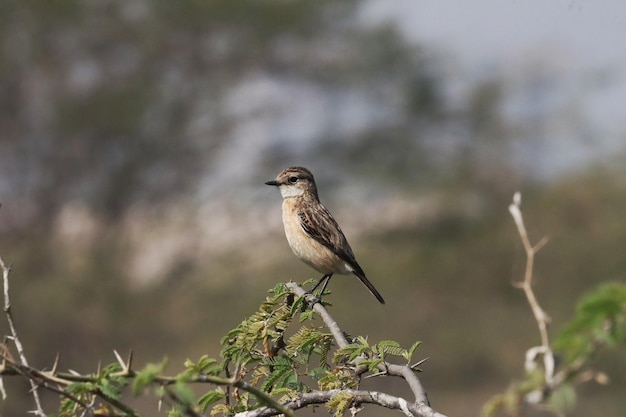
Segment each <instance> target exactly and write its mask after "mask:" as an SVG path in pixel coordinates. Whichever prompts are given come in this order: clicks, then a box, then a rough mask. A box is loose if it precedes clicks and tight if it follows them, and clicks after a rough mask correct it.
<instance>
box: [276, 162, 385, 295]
mask: <svg viewBox="0 0 626 417" xmlns="http://www.w3.org/2000/svg"><path fill="white" fill-rule="evenodd" d="M265 184H267V185H274V186H277V187H278V189H279V190H280V193H281V195H282V196H283V225H284V226H285V235H286V236H287V241H288V242H289V246H290V247H291V250H292V251H293V253H294V254H295V255H296V256H297V257H298V258H300V259H301V260H302V261H304V262H305V263H307V264H308V265H309V266H311V267H313V268H314V269H316V270H317V271H319V272H321V273H323V274H324V276H322V278H321V279H320V280H319V281H318V282H317V284H316V285H315V287H313V289H312V290H311V292H313V291H315V289H316V288H317V287H319V286H320V284H321V283H322V282H323V283H324V285H323V287H322V291H321V293H320V297H321V295H322V294H323V293H324V290H325V289H326V286H327V285H328V282H329V281H330V278H331V277H332V276H333V274H343V275H347V274H350V273H353V274H354V275H356V277H357V278H358V279H359V280H360V281H361V282H362V283H363V284H365V286H366V287H367V289H368V290H369V291H370V292H371V293H372V294H373V295H374V297H376V299H377V300H378V301H379V302H380V303H381V304H385V300H384V299H383V297H382V296H381V295H380V293H379V292H378V291H377V290H376V288H374V285H372V283H371V282H370V281H369V280H368V279H367V278H366V277H365V272H363V269H361V267H360V266H359V264H358V263H357V261H356V259H355V257H354V253H353V252H352V248H350V245H349V244H348V241H347V240H346V237H345V236H344V234H343V232H342V231H341V228H340V227H339V225H338V224H337V222H336V221H335V219H334V218H333V216H332V215H331V214H330V212H329V211H328V209H327V208H326V207H324V205H323V204H322V203H320V200H319V197H318V196H317V187H316V185H315V180H314V179H313V174H312V173H311V171H309V170H308V169H306V168H302V167H291V168H287V169H285V170H283V171H281V172H280V173H279V174H278V175H277V176H276V179H275V180H273V181H267V182H266V183H265Z"/></svg>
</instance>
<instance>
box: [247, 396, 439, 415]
mask: <svg viewBox="0 0 626 417" xmlns="http://www.w3.org/2000/svg"><path fill="white" fill-rule="evenodd" d="M339 393H342V394H348V395H350V396H351V397H352V401H353V402H354V404H355V405H359V404H376V405H381V406H383V407H386V408H389V409H393V410H400V411H402V413H403V414H404V415H406V416H422V417H445V416H444V415H443V414H440V413H437V412H436V411H434V410H433V409H431V408H430V407H424V406H419V405H416V404H411V403H409V402H407V401H406V400H405V399H403V398H401V397H395V396H393V395H389V394H386V393H384V392H379V391H364V390H353V389H334V390H329V391H314V392H308V393H304V394H302V395H299V396H298V397H296V398H293V399H291V400H289V401H288V402H287V403H286V404H285V406H286V407H287V408H289V409H292V410H298V409H301V408H304V407H307V406H309V405H313V404H324V403H326V402H328V401H330V400H332V399H333V397H334V396H335V395H337V394H339ZM277 414H279V412H277V411H276V410H275V409H273V408H271V407H261V408H257V409H255V410H250V411H244V412H242V413H237V414H235V417H267V416H275V415H277Z"/></svg>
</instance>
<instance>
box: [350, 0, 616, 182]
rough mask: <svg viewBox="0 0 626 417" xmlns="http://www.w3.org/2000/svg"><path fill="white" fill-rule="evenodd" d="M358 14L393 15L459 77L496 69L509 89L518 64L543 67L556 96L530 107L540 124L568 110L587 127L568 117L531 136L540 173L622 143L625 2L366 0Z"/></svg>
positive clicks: (368, 18)
mask: <svg viewBox="0 0 626 417" xmlns="http://www.w3.org/2000/svg"><path fill="white" fill-rule="evenodd" d="M361 19H362V20H363V22H365V23H366V24H367V23H371V24H378V23H382V22H389V21H391V22H394V23H395V24H397V25H398V27H399V28H400V29H401V31H402V32H403V33H404V34H405V35H406V36H407V38H409V39H410V40H412V41H414V42H416V43H418V44H420V45H424V46H425V47H426V48H429V49H431V50H437V51H444V52H443V53H444V54H445V55H446V56H447V57H451V58H452V60H453V62H454V65H455V66H458V70H457V71H458V72H460V73H462V74H463V76H465V77H468V79H473V78H480V77H481V75H482V74H485V73H494V72H496V73H498V74H500V75H501V76H503V77H504V78H505V79H507V81H508V82H509V84H510V85H511V86H512V87H511V88H512V89H513V90H514V89H515V85H516V82H517V83H520V84H523V83H524V82H525V81H524V77H525V75H524V74H525V71H526V72H528V71H531V68H532V66H533V65H534V66H536V65H539V66H543V70H544V71H546V72H547V73H549V74H550V75H551V76H553V79H552V80H551V81H550V83H551V85H549V86H548V87H550V88H553V89H554V90H555V91H556V95H555V96H554V97H551V98H549V99H548V100H547V102H545V103H544V105H546V106H547V107H546V108H544V109H537V110H536V112H539V113H541V116H542V117H544V118H545V119H546V120H545V121H546V123H547V124H550V123H552V124H556V120H557V119H558V118H560V117H561V116H563V115H564V114H566V112H573V114H575V115H576V114H577V115H578V117H580V118H581V119H582V120H584V121H585V124H584V125H585V126H586V127H587V126H588V131H584V132H583V131H581V126H582V125H583V124H582V123H581V125H577V124H576V123H575V120H574V123H571V126H566V127H565V128H563V127H562V126H550V127H549V130H548V131H549V132H550V133H549V134H550V135H551V136H550V138H549V140H546V141H543V142H541V143H537V142H535V143H534V144H533V146H535V145H537V144H539V145H540V146H541V147H542V149H543V150H544V151H546V152H545V154H546V155H548V154H549V155H551V156H550V158H549V159H546V160H545V161H539V162H538V163H539V165H540V167H539V172H541V173H542V175H552V174H554V173H559V172H561V171H562V170H567V169H568V168H569V167H572V166H580V163H581V161H584V160H588V161H590V162H593V161H594V160H597V158H602V157H605V156H607V155H610V154H613V153H615V152H616V151H624V150H626V110H624V107H625V106H624V105H625V104H626V1H623V0H596V1H589V0H588V1H582V0H552V1H550V0H524V1H518V0H477V1H472V2H468V1H465V0H445V1H438V0H370V1H368V2H367V3H366V5H365V6H364V7H363V8H362V10H361ZM526 74H527V73H526ZM526 76H527V75H526ZM523 89H524V85H520V86H519V90H520V92H521V91H522V90H523ZM512 96H513V97H515V91H513V94H512ZM515 100H518V102H515ZM524 100H526V103H525V102H524ZM529 103H530V104H529ZM529 105H531V106H532V105H534V103H532V102H529V101H528V97H526V98H524V97H523V96H520V97H517V98H513V102H512V103H509V107H510V108H512V109H518V111H519V109H525V111H526V112H527V113H530V112H531V110H532V109H529V108H528V106H529ZM518 116H520V114H518ZM526 117H528V114H527V115H526ZM575 118H576V116H575V117H574V119H575ZM559 128H560V130H559ZM554 132H556V133H554ZM574 136H577V137H579V138H582V139H581V140H577V141H572V140H571V138H572V137H574ZM531 153H532V152H529V154H531ZM555 154H556V155H558V158H553V157H552V156H554V155H555ZM533 158H535V159H536V155H534V156H533ZM550 170H552V171H554V172H550Z"/></svg>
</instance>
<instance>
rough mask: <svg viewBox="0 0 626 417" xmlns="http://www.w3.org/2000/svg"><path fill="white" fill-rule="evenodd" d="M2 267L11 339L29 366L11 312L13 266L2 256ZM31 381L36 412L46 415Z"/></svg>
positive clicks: (23, 360)
mask: <svg viewBox="0 0 626 417" xmlns="http://www.w3.org/2000/svg"><path fill="white" fill-rule="evenodd" d="M0 267H1V268H2V282H3V284H4V313H5V314H6V317H7V321H8V323H9V329H10V331H11V340H13V344H14V345H15V349H16V350H17V354H18V356H19V357H20V362H21V364H22V365H24V366H26V367H28V360H27V359H26V354H25V353H24V347H23V346H22V342H21V341H20V338H19V337H18V335H17V329H16V327H15V321H14V320H13V314H12V313H11V300H10V298H9V272H10V271H11V268H10V267H8V266H7V265H6V264H5V263H4V261H3V260H2V257H0ZM29 382H30V386H31V392H32V394H33V400H34V401H35V407H36V410H35V412H34V414H35V415H37V416H40V417H45V416H46V413H45V412H44V411H43V408H42V406H41V400H40V399H39V387H38V385H37V384H36V383H35V381H33V380H29Z"/></svg>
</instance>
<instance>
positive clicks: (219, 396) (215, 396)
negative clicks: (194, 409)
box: [198, 387, 226, 413]
mask: <svg viewBox="0 0 626 417" xmlns="http://www.w3.org/2000/svg"><path fill="white" fill-rule="evenodd" d="M225 397H226V396H225V394H224V390H223V389H222V388H219V387H218V388H216V389H214V390H212V391H209V392H207V393H206V394H204V395H203V396H201V397H200V398H199V399H198V406H199V407H200V412H201V413H204V412H206V410H208V409H209V407H210V406H211V404H215V403H216V402H218V401H221V400H223V399H224V398H225Z"/></svg>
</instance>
